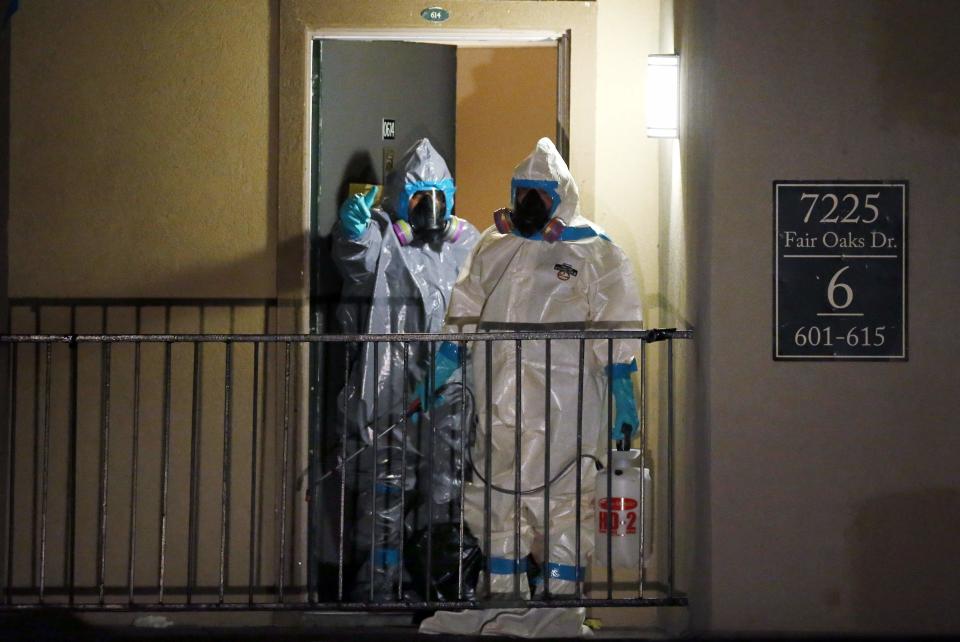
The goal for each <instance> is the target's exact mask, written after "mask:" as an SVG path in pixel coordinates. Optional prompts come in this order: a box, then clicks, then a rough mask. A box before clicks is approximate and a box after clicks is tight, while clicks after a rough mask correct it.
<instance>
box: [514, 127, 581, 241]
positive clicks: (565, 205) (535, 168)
mask: <svg viewBox="0 0 960 642" xmlns="http://www.w3.org/2000/svg"><path fill="white" fill-rule="evenodd" d="M517 186H521V187H534V188H539V189H542V190H544V191H545V192H547V193H548V194H550V196H552V197H553V210H552V211H551V213H550V218H559V219H560V220H561V221H563V223H564V225H584V224H586V221H585V220H583V219H582V217H581V216H580V190H578V189H577V183H576V182H575V181H574V180H573V175H572V174H571V173H570V169H569V168H568V167H567V164H566V163H565V162H564V160H563V157H562V156H561V155H560V152H559V151H557V148H556V146H555V145H554V144H553V141H551V140H550V139H549V138H541V139H540V140H538V141H537V146H536V147H535V148H534V150H533V152H531V153H530V155H529V156H527V157H526V158H525V159H523V161H521V162H520V164H519V165H517V166H516V168H515V169H514V170H513V180H512V181H511V182H510V207H511V208H514V209H515V208H516V205H517V204H516V203H515V202H514V199H515V194H516V187H517Z"/></svg>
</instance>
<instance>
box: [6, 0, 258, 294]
mask: <svg viewBox="0 0 960 642" xmlns="http://www.w3.org/2000/svg"><path fill="white" fill-rule="evenodd" d="M22 5H23V6H22V7H21V9H20V11H19V12H17V14H16V15H15V16H14V18H13V57H12V89H11V93H12V101H11V114H10V115H11V132H12V136H11V142H10V157H11V165H10V166H11V177H10V183H11V194H10V208H11V218H10V265H11V273H10V294H11V296H74V297H77V296H88V297H90V296H93V297H117V296H151V297H156V296H164V297H189V296H197V297H199V296H203V297H240V296H242V297H269V296H272V295H274V294H275V292H276V248H275V245H276V234H275V229H276V126H275V122H274V121H273V120H272V119H273V118H274V117H275V111H274V106H275V104H276V98H275V96H276V69H275V66H274V62H275V54H276V47H277V44H276V37H275V36H276V33H275V26H274V23H273V22H271V20H272V18H271V14H272V12H273V11H274V10H275V3H273V2H270V1H268V0H240V2H237V1H235V0H214V1H209V2H192V1H190V0H165V1H164V2H159V3H146V2H128V1H125V0H101V1H99V2H62V1H55V0H37V1H32V2H29V3H22Z"/></svg>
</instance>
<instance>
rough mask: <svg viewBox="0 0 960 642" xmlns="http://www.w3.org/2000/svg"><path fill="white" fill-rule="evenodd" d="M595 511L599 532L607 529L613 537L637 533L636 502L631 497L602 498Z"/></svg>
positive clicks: (604, 531)
mask: <svg viewBox="0 0 960 642" xmlns="http://www.w3.org/2000/svg"><path fill="white" fill-rule="evenodd" d="M598 504H599V505H600V510H599V511H597V516H598V519H599V520H600V532H601V533H606V532H608V529H609V530H610V531H612V534H613V535H616V536H618V537H624V536H626V535H635V534H636V532H637V510H636V509H637V506H638V503H637V500H635V499H633V498H632V497H603V498H601V499H600V501H599V502H598Z"/></svg>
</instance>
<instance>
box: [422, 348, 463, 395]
mask: <svg viewBox="0 0 960 642" xmlns="http://www.w3.org/2000/svg"><path fill="white" fill-rule="evenodd" d="M460 358H461V355H460V347H459V346H458V345H457V344H455V343H451V342H450V341H444V342H443V343H441V344H440V347H439V348H438V349H437V352H436V354H435V355H434V359H433V391H434V392H436V390H437V389H438V388H440V387H441V386H442V385H443V384H445V383H447V380H448V379H449V378H450V377H451V376H452V375H453V373H454V372H456V370H457V368H459V367H460ZM414 394H415V395H416V396H417V399H419V400H420V408H421V409H422V410H429V409H430V404H431V401H432V400H433V398H434V396H435V395H434V394H430V395H428V394H427V382H426V381H421V382H420V383H419V384H417V388H416V390H415V391H414ZM436 400H437V402H438V403H442V401H443V397H436Z"/></svg>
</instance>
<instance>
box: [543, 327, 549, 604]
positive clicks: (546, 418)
mask: <svg viewBox="0 0 960 642" xmlns="http://www.w3.org/2000/svg"><path fill="white" fill-rule="evenodd" d="M543 349H544V357H545V358H544V366H545V372H544V374H545V381H544V383H545V384H546V386H545V393H546V394H544V404H543V406H544V408H543V418H544V424H543V427H544V449H543V451H544V452H543V570H544V573H543V597H544V599H549V597H550V339H547V340H546V341H545V342H544V346H543Z"/></svg>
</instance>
